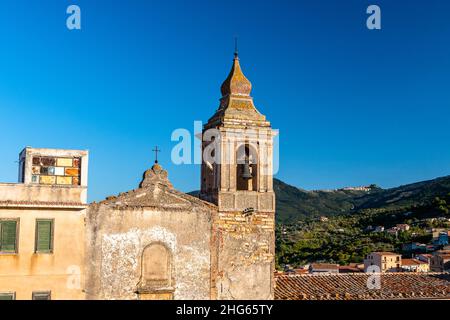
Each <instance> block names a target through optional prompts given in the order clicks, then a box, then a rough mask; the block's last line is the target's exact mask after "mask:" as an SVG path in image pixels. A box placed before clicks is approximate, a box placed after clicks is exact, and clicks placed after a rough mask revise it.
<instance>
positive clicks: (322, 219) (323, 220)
mask: <svg viewBox="0 0 450 320" xmlns="http://www.w3.org/2000/svg"><path fill="white" fill-rule="evenodd" d="M319 219H320V221H322V222H327V221H328V218H327V217H325V216H321V217H320V218H319Z"/></svg>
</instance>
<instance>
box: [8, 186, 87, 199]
mask: <svg viewBox="0 0 450 320" xmlns="http://www.w3.org/2000/svg"><path fill="white" fill-rule="evenodd" d="M86 200H87V187H79V186H70V187H67V186H56V185H54V186H48V185H37V184H21V183H0V203H2V202H5V203H6V202H10V203H13V202H22V203H28V204H31V203H33V202H34V203H37V202H41V203H42V202H52V203H53V204H57V203H73V204H85V203H86Z"/></svg>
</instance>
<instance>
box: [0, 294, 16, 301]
mask: <svg viewBox="0 0 450 320" xmlns="http://www.w3.org/2000/svg"><path fill="white" fill-rule="evenodd" d="M0 300H14V294H13V293H0Z"/></svg>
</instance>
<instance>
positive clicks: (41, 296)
mask: <svg viewBox="0 0 450 320" xmlns="http://www.w3.org/2000/svg"><path fill="white" fill-rule="evenodd" d="M32 299H33V300H51V294H50V291H48V292H33V295H32Z"/></svg>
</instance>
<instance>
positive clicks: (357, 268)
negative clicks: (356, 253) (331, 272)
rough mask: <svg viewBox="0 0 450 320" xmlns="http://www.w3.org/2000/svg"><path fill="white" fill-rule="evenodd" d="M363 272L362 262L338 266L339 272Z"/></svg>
mask: <svg viewBox="0 0 450 320" xmlns="http://www.w3.org/2000/svg"><path fill="white" fill-rule="evenodd" d="M357 272H364V264H361V263H359V264H358V263H350V264H349V265H347V266H339V273H357Z"/></svg>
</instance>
